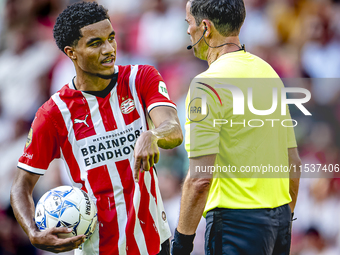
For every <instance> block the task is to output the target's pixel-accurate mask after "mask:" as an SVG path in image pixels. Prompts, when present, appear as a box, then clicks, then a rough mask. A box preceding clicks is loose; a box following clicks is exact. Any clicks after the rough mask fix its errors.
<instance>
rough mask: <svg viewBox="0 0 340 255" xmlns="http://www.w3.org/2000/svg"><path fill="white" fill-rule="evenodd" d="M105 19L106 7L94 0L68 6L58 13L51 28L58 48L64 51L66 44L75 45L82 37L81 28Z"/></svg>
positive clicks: (106, 17)
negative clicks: (93, 0)
mask: <svg viewBox="0 0 340 255" xmlns="http://www.w3.org/2000/svg"><path fill="white" fill-rule="evenodd" d="M105 19H108V20H110V18H109V15H108V14H107V9H105V8H104V7H103V6H102V5H99V4H97V3H96V2H81V3H75V4H72V5H70V6H68V7H67V8H66V9H65V10H64V11H63V12H62V13H60V14H59V16H58V18H57V20H56V23H55V25H54V28H53V36H54V39H55V41H56V44H57V46H58V48H59V49H60V50H61V51H62V52H64V48H65V47H66V46H75V45H77V43H78V41H79V39H80V38H81V37H82V34H81V32H80V29H81V28H83V27H85V26H88V25H91V24H94V23H97V22H99V21H102V20H105ZM64 53H65V52H64Z"/></svg>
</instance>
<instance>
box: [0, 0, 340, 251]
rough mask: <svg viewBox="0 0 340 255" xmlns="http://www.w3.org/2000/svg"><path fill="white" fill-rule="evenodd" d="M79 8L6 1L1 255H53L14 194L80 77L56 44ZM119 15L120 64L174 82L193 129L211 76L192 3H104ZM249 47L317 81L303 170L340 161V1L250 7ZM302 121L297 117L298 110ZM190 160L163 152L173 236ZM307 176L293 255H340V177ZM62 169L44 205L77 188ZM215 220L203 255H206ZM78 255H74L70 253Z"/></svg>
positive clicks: (303, 132) (288, 73) (258, 1)
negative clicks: (198, 99)
mask: <svg viewBox="0 0 340 255" xmlns="http://www.w3.org/2000/svg"><path fill="white" fill-rule="evenodd" d="M74 2H77V1H75V0H0V162H1V163H0V194H1V196H0V255H2V254H3V255H13V254H26V255H30V254H49V253H47V252H42V251H38V250H36V249H35V248H34V247H33V246H31V245H30V242H29V240H28V238H27V237H26V235H25V233H24V232H23V231H22V230H21V228H20V226H19V225H18V224H17V223H16V220H15V218H14V216H13V212H12V210H11V208H10V204H9V191H10V186H11V183H12V180H13V177H14V174H15V171H16V165H17V160H18V158H19V157H20V155H21V154H22V151H23V147H24V144H25V142H26V137H27V133H28V130H29V128H30V124H31V122H32V120H33V118H34V114H35V112H36V111H37V109H38V108H39V107H40V106H41V105H42V103H43V102H44V101H46V100H47V99H48V98H49V96H50V95H51V94H53V93H55V92H56V91H58V90H59V89H60V88H61V87H62V86H63V85H65V84H66V83H68V82H69V81H70V80H71V79H72V77H73V76H74V75H75V71H74V68H73V64H72V62H71V61H70V60H69V59H68V58H67V57H66V56H65V55H64V54H63V53H62V52H60V51H59V49H58V48H57V46H56V45H55V43H54V41H53V35H52V28H53V25H54V22H55V19H56V17H57V16H58V14H59V13H60V12H61V11H62V10H63V9H64V8H65V7H66V6H67V5H69V4H72V3H74ZM98 2H99V3H101V4H103V5H104V6H105V7H106V8H107V9H108V10H109V13H110V16H111V22H112V24H113V28H114V30H115V31H116V40H117V44H118V50H117V61H116V64H119V65H126V64H150V65H153V66H155V67H156V68H157V69H158V70H159V72H160V73H161V75H162V77H163V78H164V80H165V82H166V84H167V88H168V90H169V93H170V96H171V98H172V100H173V101H175V102H176V104H177V106H178V115H179V117H180V121H181V124H182V127H183V130H184V123H185V105H184V99H185V96H186V92H187V89H188V86H189V84H190V80H191V79H192V78H193V77H194V76H195V75H197V74H198V73H200V72H202V71H204V70H206V69H207V67H208V66H207V64H206V62H204V61H200V60H198V59H196V58H195V57H194V56H193V52H192V50H191V51H188V50H187V49H186V46H187V45H189V44H191V42H190V38H189V36H188V35H187V33H186V29H187V23H186V22H185V21H184V19H185V4H186V0H124V1H120V0H98ZM245 4H246V10H247V17H246V21H245V23H244V26H243V28H242V29H241V34H240V40H241V43H242V44H243V43H244V44H245V45H246V49H247V51H249V52H251V53H253V54H255V55H258V56H260V57H261V58H263V59H264V60H266V61H267V62H268V63H270V64H271V65H272V66H273V68H274V69H275V70H276V71H277V73H278V74H279V75H280V77H282V78H318V79H313V80H310V82H307V85H306V86H307V88H308V89H310V90H311V91H312V99H311V100H310V102H309V103H308V106H307V108H309V109H312V110H311V112H313V117H311V118H307V117H302V116H299V115H298V113H296V114H297V115H296V118H297V119H298V120H300V122H299V125H298V126H297V127H296V129H295V132H296V137H297V141H298V146H299V152H300V156H301V159H302V162H303V163H304V164H305V163H314V164H318V163H320V164H336V163H340V132H339V130H340V83H339V81H340V80H339V79H331V78H340V1H339V0H333V1H332V0H245ZM292 116H293V118H294V116H295V112H294V110H293V111H292ZM187 168H188V159H187V154H186V152H185V150H184V146H183V145H182V146H181V147H179V148H176V149H174V150H170V151H166V150H161V158H160V163H159V164H158V167H157V170H158V175H159V182H160V188H161V192H162V196H163V199H164V203H165V209H166V212H167V218H168V221H169V223H170V226H171V230H172V232H173V231H174V228H175V227H176V225H177V221H178V214H179V203H180V195H181V183H182V181H183V178H184V176H185V174H186V172H187ZM329 177H330V178H302V179H301V188H300V193H299V198H298V203H297V206H296V211H295V216H296V217H297V220H296V221H294V222H293V234H292V249H291V254H292V255H297V254H299V255H316V254H320V255H321V254H322V255H331V254H332V255H333V254H340V220H339V215H340V179H337V178H336V177H340V174H339V173H334V172H333V173H330V176H329ZM67 183H68V181H67V177H65V174H64V172H63V166H62V164H61V162H60V161H58V160H56V161H54V162H53V163H52V164H51V166H50V169H49V171H48V172H47V173H46V174H45V176H44V177H42V178H40V180H39V182H38V186H37V187H36V189H35V194H34V195H35V197H36V199H39V198H40V196H41V195H42V194H43V193H44V192H46V191H47V190H48V189H50V188H52V187H56V186H59V185H62V184H67ZM204 229H205V221H204V220H202V221H201V223H200V226H199V228H198V231H197V236H196V240H195V249H194V252H193V254H195V255H200V254H204V249H203V247H204V246H203V244H204ZM69 254H72V253H69Z"/></svg>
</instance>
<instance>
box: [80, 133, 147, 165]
mask: <svg viewBox="0 0 340 255" xmlns="http://www.w3.org/2000/svg"><path fill="white" fill-rule="evenodd" d="M142 129H143V128H142V127H140V128H139V129H137V130H134V129H133V128H131V129H128V130H125V131H122V132H120V133H119V135H118V136H117V138H116V136H114V135H109V136H104V137H100V138H97V139H94V140H93V141H92V142H90V141H89V143H87V144H86V146H84V147H82V148H81V149H80V152H81V156H82V157H83V160H84V163H85V166H86V167H88V166H91V165H95V164H102V163H101V162H104V161H106V160H110V159H113V158H114V159H116V160H119V159H123V158H126V157H127V156H128V155H129V154H131V153H133V150H134V148H135V144H136V141H137V138H138V137H139V136H140V135H141V133H142Z"/></svg>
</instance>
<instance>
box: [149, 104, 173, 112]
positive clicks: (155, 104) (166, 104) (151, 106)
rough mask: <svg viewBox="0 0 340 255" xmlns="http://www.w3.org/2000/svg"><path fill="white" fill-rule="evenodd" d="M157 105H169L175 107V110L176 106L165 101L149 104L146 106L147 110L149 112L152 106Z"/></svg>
mask: <svg viewBox="0 0 340 255" xmlns="http://www.w3.org/2000/svg"><path fill="white" fill-rule="evenodd" d="M157 106H170V107H172V108H175V109H176V110H177V107H176V106H175V105H174V104H171V103H167V102H160V103H154V104H150V105H149V107H148V112H150V111H151V110H152V109H153V108H155V107H157Z"/></svg>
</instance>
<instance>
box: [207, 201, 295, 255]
mask: <svg viewBox="0 0 340 255" xmlns="http://www.w3.org/2000/svg"><path fill="white" fill-rule="evenodd" d="M206 220H207V225H206V232H205V254H206V255H224V254H228V255H272V254H273V255H289V252H290V243H291V211H290V207H289V206H288V204H287V205H283V206H280V207H277V208H274V209H220V208H216V209H213V210H211V211H209V212H208V213H207V217H206Z"/></svg>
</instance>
